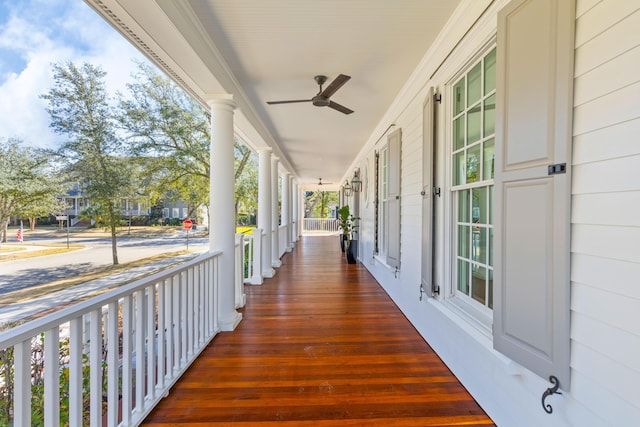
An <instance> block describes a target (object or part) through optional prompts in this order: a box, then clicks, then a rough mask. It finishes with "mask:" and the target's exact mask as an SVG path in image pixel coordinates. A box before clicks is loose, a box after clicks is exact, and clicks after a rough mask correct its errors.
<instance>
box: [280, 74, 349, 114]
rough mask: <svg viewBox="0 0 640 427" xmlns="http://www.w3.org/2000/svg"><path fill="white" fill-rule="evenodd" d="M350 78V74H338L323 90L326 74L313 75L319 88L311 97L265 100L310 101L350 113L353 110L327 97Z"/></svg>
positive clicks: (320, 105)
mask: <svg viewBox="0 0 640 427" xmlns="http://www.w3.org/2000/svg"><path fill="white" fill-rule="evenodd" d="M350 78H351V76H347V75H344V74H340V75H339V76H338V77H336V78H335V79H333V81H332V82H331V83H330V84H329V86H327V88H326V89H324V90H323V89H322V85H323V84H325V82H326V81H327V76H315V77H314V79H315V81H316V83H318V86H320V90H319V91H318V93H317V94H316V96H314V97H313V98H311V99H291V100H288V101H267V104H269V105H274V104H293V103H296V102H311V103H313V105H315V106H316V107H329V108H333V109H334V110H337V111H340V112H341V113H344V114H351V113H353V110H351V109H349V108H347V107H345V106H343V105H340V104H338V103H337V102H333V101H331V100H330V99H329V98H331V95H333V94H334V93H336V91H337V90H338V89H340V88H341V87H342V85H344V84H345V83H346V82H347V81H349V79H350Z"/></svg>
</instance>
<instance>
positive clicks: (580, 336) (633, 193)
mask: <svg viewBox="0 0 640 427" xmlns="http://www.w3.org/2000/svg"><path fill="white" fill-rule="evenodd" d="M577 10H578V20H577V22H576V68H575V108H574V157H573V191H572V193H573V197H572V202H573V203H572V215H571V217H572V245H571V246H572V274H571V280H572V288H571V295H572V304H571V309H572V328H571V338H572V357H571V367H572V378H573V379H572V383H573V390H574V391H573V395H574V398H575V399H577V400H579V401H580V402H581V403H582V404H583V405H584V406H585V407H587V408H589V409H590V410H591V411H593V412H594V413H595V414H598V415H599V416H600V417H602V418H603V419H604V420H606V422H607V423H608V424H610V425H631V424H634V422H635V423H638V422H640V402H639V401H638V399H637V396H639V395H640V324H639V323H638V313H639V312H640V280H639V279H638V278H639V277H640V244H639V243H638V242H640V215H639V214H638V212H640V145H639V144H638V135H639V134H640V102H639V100H640V74H639V73H638V70H639V69H640V31H638V28H639V27H640V2H638V1H629V0H606V1H601V2H599V3H597V4H596V3H594V2H593V1H591V0H583V1H579V2H578V8H577ZM576 425H577V424H576Z"/></svg>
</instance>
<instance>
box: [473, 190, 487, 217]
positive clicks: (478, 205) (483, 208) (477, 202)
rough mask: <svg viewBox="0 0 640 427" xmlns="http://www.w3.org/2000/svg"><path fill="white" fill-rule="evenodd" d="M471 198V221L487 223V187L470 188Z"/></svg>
mask: <svg viewBox="0 0 640 427" xmlns="http://www.w3.org/2000/svg"><path fill="white" fill-rule="evenodd" d="M471 196H472V197H471V200H472V205H473V222H474V223H475V224H486V223H487V217H488V216H489V215H488V212H487V187H480V188H474V189H473V190H471Z"/></svg>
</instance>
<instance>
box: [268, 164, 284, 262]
mask: <svg viewBox="0 0 640 427" xmlns="http://www.w3.org/2000/svg"><path fill="white" fill-rule="evenodd" d="M278 160H279V159H278V157H276V156H272V157H271V225H272V230H273V238H272V240H271V266H273V267H276V268H278V267H280V266H281V265H282V263H281V262H280V239H279V234H280V224H279V216H280V209H279V207H278Z"/></svg>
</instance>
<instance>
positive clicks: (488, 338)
mask: <svg viewBox="0 0 640 427" xmlns="http://www.w3.org/2000/svg"><path fill="white" fill-rule="evenodd" d="M427 301H428V302H429V303H430V304H431V305H433V307H434V308H436V309H437V310H438V311H439V312H440V313H442V314H443V315H444V316H445V317H447V318H448V319H449V320H451V321H452V322H453V323H454V324H455V325H456V326H458V327H459V328H460V329H461V330H462V331H464V332H466V333H467V334H468V335H469V336H470V337H471V338H472V339H474V340H475V341H476V342H477V343H478V344H480V345H482V346H483V347H484V348H486V349H487V351H488V352H490V353H491V354H492V355H493V356H494V357H496V359H497V360H498V361H499V362H500V363H501V364H502V366H504V370H505V372H507V373H508V374H509V375H521V374H522V373H523V368H522V366H520V365H519V364H518V363H516V362H514V361H513V360H511V359H510V358H508V357H507V356H505V355H503V354H502V353H500V352H499V351H497V350H495V349H494V348H493V331H492V321H493V319H491V318H489V317H488V316H487V315H486V314H484V313H481V312H480V311H479V310H477V309H475V308H474V307H473V306H471V305H470V304H468V303H466V302H464V301H462V300H461V299H460V298H456V297H451V298H447V299H434V298H429V299H428V300H427Z"/></svg>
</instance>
